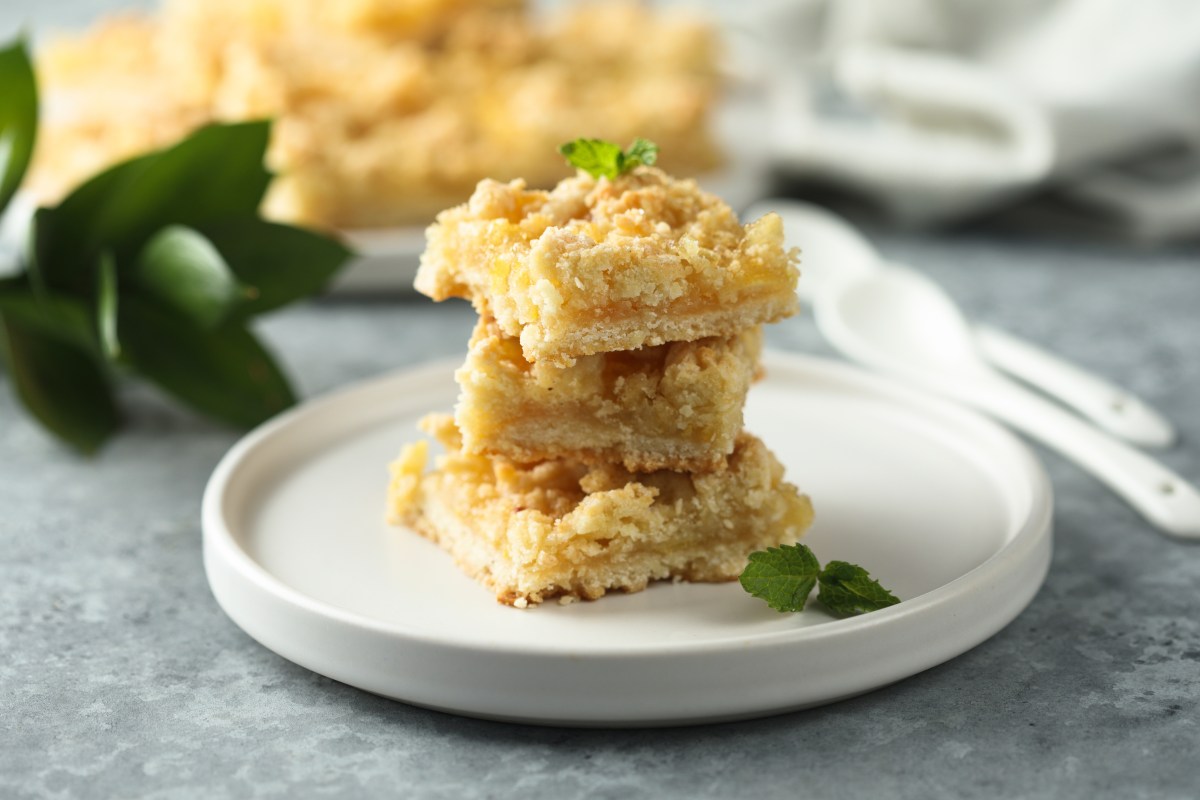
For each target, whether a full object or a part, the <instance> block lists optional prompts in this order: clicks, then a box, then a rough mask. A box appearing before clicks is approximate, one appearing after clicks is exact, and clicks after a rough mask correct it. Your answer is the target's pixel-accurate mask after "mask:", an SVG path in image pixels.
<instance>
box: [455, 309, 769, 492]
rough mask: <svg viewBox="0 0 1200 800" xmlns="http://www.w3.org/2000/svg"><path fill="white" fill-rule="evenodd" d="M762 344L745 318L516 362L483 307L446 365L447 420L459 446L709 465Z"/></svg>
mask: <svg viewBox="0 0 1200 800" xmlns="http://www.w3.org/2000/svg"><path fill="white" fill-rule="evenodd" d="M761 351H762V330H761V328H759V327H758V326H754V327H751V328H747V329H746V330H743V331H741V332H740V333H738V334H736V335H734V336H728V337H711V338H707V339H700V340H698V341H695V342H671V343H668V344H662V345H657V346H655V347H644V348H641V349H640V350H622V351H617V352H613V353H598V354H595V355H590V356H581V357H579V358H577V359H576V360H575V363H574V364H573V365H571V366H569V367H555V366H551V365H550V364H547V363H546V362H544V361H538V362H534V363H532V364H531V363H530V362H528V361H526V360H525V358H524V357H523V356H522V354H521V345H520V343H519V342H518V341H517V340H516V339H514V338H513V337H511V336H506V335H505V334H504V333H503V332H502V331H501V330H500V328H499V326H498V325H496V323H495V322H494V321H493V320H490V319H488V318H486V317H484V318H481V319H480V321H479V323H478V325H476V327H475V333H474V334H473V335H472V337H471V345H470V350H469V351H468V353H467V360H466V363H464V364H463V366H462V367H461V368H460V369H459V370H458V372H457V373H456V375H455V377H456V379H457V380H458V383H459V385H460V386H461V387H462V394H461V396H460V397H459V401H458V405H457V407H456V408H455V421H456V423H457V425H458V427H459V429H460V430H461V431H462V436H463V446H464V449H465V450H466V451H467V452H469V453H483V454H489V455H500V456H504V457H507V458H509V459H512V460H514V461H523V462H532V461H544V460H546V459H551V458H568V459H573V460H576V461H583V462H586V463H601V462H613V463H617V464H622V465H624V467H625V468H626V469H630V470H635V471H637V470H640V471H646V470H656V469H674V470H686V471H709V470H714V469H718V468H720V467H723V466H724V464H725V457H726V456H728V455H729V454H730V453H731V452H732V451H733V444H734V440H735V439H736V438H737V433H738V431H739V430H741V427H742V405H743V404H744V403H745V400H746V392H747V391H748V390H749V388H750V383H751V382H752V381H753V379H754V376H755V373H756V371H757V369H758V358H759V354H760V352H761Z"/></svg>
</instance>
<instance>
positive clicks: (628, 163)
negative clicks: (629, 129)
mask: <svg viewBox="0 0 1200 800" xmlns="http://www.w3.org/2000/svg"><path fill="white" fill-rule="evenodd" d="M657 160H658V145H656V144H655V143H654V142H652V141H650V140H649V139H641V138H638V139H634V140H633V144H631V145H630V146H629V150H628V152H626V153H625V163H624V164H623V165H622V168H621V171H622V172H627V171H628V170H631V169H633V168H634V167H640V166H642V165H643V164H644V165H646V166H647V167H649V166H652V165H653V164H654V162H655V161H657Z"/></svg>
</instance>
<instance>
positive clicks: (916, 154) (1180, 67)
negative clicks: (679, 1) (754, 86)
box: [741, 0, 1200, 242]
mask: <svg viewBox="0 0 1200 800" xmlns="http://www.w3.org/2000/svg"><path fill="white" fill-rule="evenodd" d="M743 13H744V14H747V15H749V17H746V16H743V17H742V20H741V21H742V23H743V25H744V26H746V27H747V28H749V29H750V31H749V32H750V33H752V34H753V35H754V36H755V37H756V38H758V39H760V40H762V41H765V42H766V43H767V44H768V45H769V46H768V47H764V48H763V52H765V53H767V54H769V55H768V56H766V58H767V59H768V61H769V63H765V64H764V68H765V73H764V74H766V75H769V76H770V85H771V94H772V106H773V119H774V125H773V133H772V137H773V142H772V149H773V152H774V155H775V157H776V160H777V162H778V163H779V165H780V166H782V167H784V168H785V169H786V170H788V171H791V172H794V173H796V174H799V175H806V176H813V177H819V178H821V179H823V180H826V181H830V182H833V183H836V184H840V185H843V186H846V187H849V188H852V189H854V190H856V191H859V192H863V193H865V194H867V195H869V196H872V197H874V198H875V199H877V200H878V201H879V202H880V203H881V204H882V205H883V206H884V207H885V208H886V209H887V210H889V211H890V212H891V213H893V214H894V215H895V216H896V217H898V218H900V219H902V220H904V221H906V222H910V223H931V222H937V221H943V220H952V219H954V218H957V217H961V216H964V215H968V214H975V213H979V212H982V211H986V210H988V209H990V208H994V207H998V206H1001V205H1006V204H1009V203H1011V202H1012V201H1013V200H1014V199H1016V198H1018V197H1022V196H1024V195H1029V194H1033V193H1034V192H1035V191H1036V190H1041V189H1046V188H1050V189H1051V190H1052V191H1051V194H1053V195H1054V196H1055V197H1057V199H1058V200H1059V201H1060V202H1059V205H1060V206H1063V205H1065V206H1067V207H1071V208H1073V209H1075V211H1077V212H1079V213H1080V214H1081V216H1083V217H1089V218H1091V220H1092V222H1093V223H1094V224H1095V225H1097V226H1100V227H1104V228H1106V229H1108V230H1109V231H1111V232H1114V233H1119V234H1122V235H1125V236H1129V237H1133V238H1136V239H1141V240H1144V241H1150V242H1153V241H1161V240H1167V239H1173V238H1183V237H1193V236H1200V2H1197V1H1196V0H786V2H773V3H766V2H763V3H761V4H758V3H756V4H754V5H750V6H747V7H744V10H743Z"/></svg>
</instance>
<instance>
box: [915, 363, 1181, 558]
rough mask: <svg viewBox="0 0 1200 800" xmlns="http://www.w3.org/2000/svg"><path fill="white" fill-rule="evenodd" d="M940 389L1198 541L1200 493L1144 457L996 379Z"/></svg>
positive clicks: (949, 382) (1169, 529)
mask: <svg viewBox="0 0 1200 800" xmlns="http://www.w3.org/2000/svg"><path fill="white" fill-rule="evenodd" d="M931 388H933V387H931ZM937 388H938V389H940V390H941V391H942V392H943V393H945V394H949V395H952V396H954V397H956V398H957V399H959V400H961V401H963V402H967V403H970V404H971V405H974V406H976V407H977V408H980V409H981V410H983V411H986V412H988V413H989V414H992V415H993V416H995V417H998V418H1000V419H1002V420H1004V421H1005V422H1007V423H1008V424H1010V425H1012V426H1013V427H1014V428H1017V429H1019V430H1021V431H1024V432H1025V433H1027V434H1028V435H1030V436H1032V437H1033V438H1035V439H1038V440H1040V441H1041V442H1042V443H1044V444H1046V445H1048V446H1050V447H1052V448H1054V449H1055V450H1057V451H1058V452H1060V453H1061V454H1062V455H1064V456H1066V457H1067V458H1069V459H1071V460H1072V461H1074V462H1075V463H1076V464H1078V465H1079V466H1080V467H1082V468H1083V469H1084V470H1086V471H1088V472H1090V473H1092V474H1093V475H1094V476H1096V477H1097V478H1099V479H1100V480H1101V481H1103V482H1104V483H1106V484H1107V485H1108V486H1109V488H1111V489H1112V490H1113V491H1114V492H1116V493H1117V494H1118V495H1120V496H1121V497H1123V498H1125V500H1126V501H1127V502H1128V503H1129V504H1130V505H1131V506H1133V507H1134V508H1135V509H1137V510H1138V511H1139V512H1141V514H1142V516H1144V517H1145V518H1146V519H1147V520H1149V521H1150V522H1151V523H1153V524H1154V525H1156V526H1158V527H1159V528H1161V529H1162V530H1164V531H1167V532H1168V533H1171V534H1174V535H1175V536H1178V537H1181V538H1185V539H1198V540H1200V490H1197V489H1196V487H1195V486H1193V485H1192V484H1191V483H1189V482H1188V481H1186V480H1184V479H1183V478H1182V477H1181V476H1179V475H1177V474H1176V473H1174V472H1172V471H1171V470H1169V469H1167V467H1165V466H1164V465H1163V464H1161V463H1160V462H1158V461H1155V460H1154V459H1152V458H1150V457H1149V456H1147V455H1146V454H1145V453H1142V452H1140V451H1138V450H1135V449H1134V448H1132V447H1130V446H1128V445H1126V444H1124V443H1122V442H1120V441H1118V440H1116V439H1114V438H1112V437H1111V436H1109V435H1107V434H1105V433H1103V432H1102V431H1099V430H1097V429H1096V428H1093V427H1092V426H1091V425H1088V424H1087V423H1086V422H1084V421H1082V420H1081V419H1079V418H1078V417H1076V416H1074V415H1073V414H1070V413H1068V412H1066V411H1064V410H1063V409H1062V408H1060V407H1058V406H1056V405H1054V404H1053V403H1051V402H1049V401H1048V400H1045V399H1043V398H1042V397H1039V396H1038V395H1036V394H1034V393H1032V392H1030V391H1028V390H1027V389H1024V388H1022V387H1020V386H1018V385H1016V384H1013V383H1010V382H1009V381H1007V380H1005V379H1004V378H1001V377H998V376H997V377H995V378H990V377H987V376H977V377H973V378H970V379H966V380H947V381H944V382H939V385H938V386H937Z"/></svg>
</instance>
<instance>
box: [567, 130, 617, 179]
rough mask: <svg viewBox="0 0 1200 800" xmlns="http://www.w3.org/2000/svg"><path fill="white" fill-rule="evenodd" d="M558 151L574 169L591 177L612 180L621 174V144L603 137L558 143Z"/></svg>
mask: <svg viewBox="0 0 1200 800" xmlns="http://www.w3.org/2000/svg"><path fill="white" fill-rule="evenodd" d="M558 152H559V153H561V154H562V156H563V157H564V158H566V159H567V163H568V164H570V165H571V166H572V167H575V168H576V169H581V170H583V171H584V172H587V173H590V174H591V176H592V177H593V178H608V179H609V180H612V179H614V178H616V177H617V176H618V175H619V174H621V146H620V145H618V144H614V143H613V142H606V141H604V140H603V139H576V140H575V141H573V142H567V143H566V144H563V145H560V146H559V148H558Z"/></svg>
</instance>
